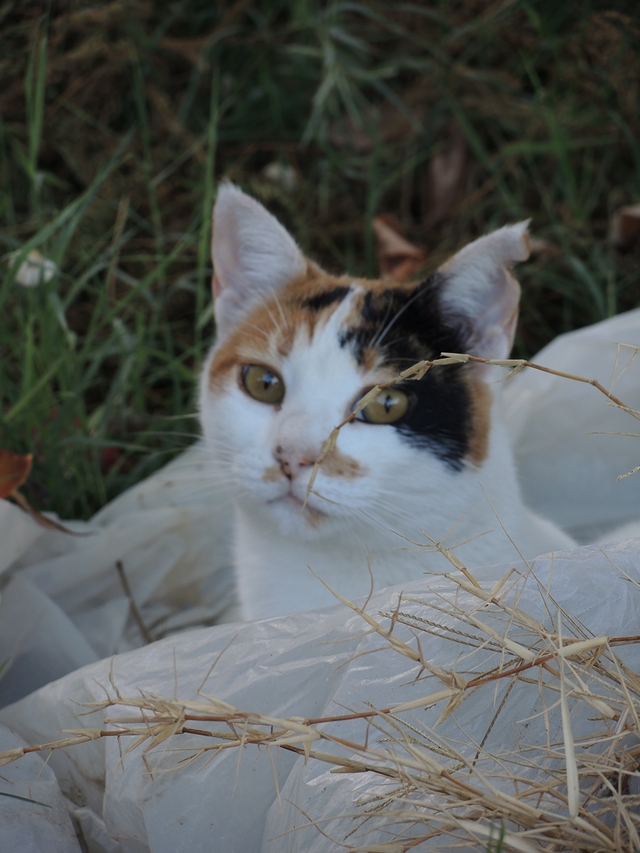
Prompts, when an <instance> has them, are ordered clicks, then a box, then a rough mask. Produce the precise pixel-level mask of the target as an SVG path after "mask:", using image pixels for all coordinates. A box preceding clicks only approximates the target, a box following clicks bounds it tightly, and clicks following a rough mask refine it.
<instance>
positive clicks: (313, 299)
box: [302, 286, 351, 311]
mask: <svg viewBox="0 0 640 853" xmlns="http://www.w3.org/2000/svg"><path fill="white" fill-rule="evenodd" d="M350 292H351V288H350V287H343V286H339V287H334V288H332V289H331V290H325V291H323V292H322V293H318V294H317V295H316V296H310V297H309V298H308V299H305V300H304V301H303V303H302V304H303V306H304V307H305V308H310V309H311V310H312V311H321V310H322V309H323V308H328V307H329V305H333V303H334V302H342V300H343V299H344V298H345V296H347V295H348V294H349V293H350Z"/></svg>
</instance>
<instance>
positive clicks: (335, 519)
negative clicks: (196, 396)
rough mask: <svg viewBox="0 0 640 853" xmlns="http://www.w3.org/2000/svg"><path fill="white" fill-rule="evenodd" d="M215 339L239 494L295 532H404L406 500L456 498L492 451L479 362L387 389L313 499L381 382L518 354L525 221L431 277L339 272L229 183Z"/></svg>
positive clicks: (214, 401) (220, 231) (227, 467)
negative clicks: (427, 365) (457, 358)
mask: <svg viewBox="0 0 640 853" xmlns="http://www.w3.org/2000/svg"><path fill="white" fill-rule="evenodd" d="M212 252H213V264H214V271H215V275H214V284H213V288H214V299H215V316H216V324H217V335H218V339H217V343H216V345H215V346H214V348H213V350H212V352H211V354H210V356H209V358H208V360H207V362H206V364H205V368H204V371H203V376H202V383H201V399H200V408H201V418H202V425H203V430H204V433H205V436H206V438H207V441H208V443H209V445H210V446H211V448H212V450H213V452H214V454H215V456H216V458H217V460H218V463H219V468H220V470H221V471H224V472H225V473H224V474H222V475H221V476H223V477H224V478H226V479H227V481H228V483H229V484H230V485H231V487H232V492H233V494H234V497H235V499H236V500H238V501H240V502H241V503H244V504H246V505H247V506H250V507H252V508H253V510H254V511H255V512H257V513H259V514H260V515H261V516H263V517H264V516H266V517H268V518H271V519H272V520H273V521H274V523H275V524H277V525H278V526H279V528H280V529H281V531H282V532H283V533H285V534H287V533H288V534H294V535H302V536H304V537H305V538H315V537H317V536H322V535H328V534H330V533H333V532H335V531H336V530H338V529H339V528H341V527H342V528H344V527H345V526H347V527H348V526H352V525H353V524H354V523H356V522H362V523H367V522H368V523H370V524H377V525H385V526H386V527H387V528H388V527H393V526H394V524H395V523H396V522H397V520H398V516H399V513H401V512H403V511H404V510H403V506H402V504H403V501H404V500H405V499H406V500H411V501H414V502H415V501H416V500H418V501H420V500H424V499H425V495H427V494H431V495H433V500H434V501H435V502H438V500H440V501H442V500H444V495H445V494H446V493H447V491H450V490H451V489H454V488H455V484H456V480H457V479H459V478H460V475H463V474H464V472H470V471H471V472H477V471H478V469H481V468H482V466H483V464H484V462H485V459H486V456H487V452H488V438H489V430H490V425H491V411H490V410H491V392H490V390H489V388H488V385H487V384H486V382H485V380H484V378H483V373H482V369H481V368H478V366H477V365H476V366H471V365H459V366H453V367H451V366H448V367H439V368H433V369H431V370H430V371H429V372H427V373H426V374H425V375H424V377H423V378H422V379H421V380H419V381H407V382H404V383H400V384H398V385H396V386H393V387H391V388H389V389H388V390H386V391H383V392H382V393H381V394H380V395H379V396H378V398H377V399H376V400H374V401H373V402H372V403H370V404H369V405H368V406H367V407H366V408H365V409H364V410H363V411H362V412H361V413H360V414H359V415H358V417H357V419H356V420H354V421H352V422H350V423H348V424H346V425H345V426H344V427H343V428H342V429H341V431H340V433H339V436H338V439H337V443H336V445H335V447H334V448H333V449H332V450H330V451H329V452H328V453H327V454H326V456H325V457H324V459H323V461H322V463H321V465H320V467H319V470H318V474H317V478H316V480H315V483H314V487H313V492H312V493H311V495H310V496H309V499H308V504H307V506H306V508H305V509H304V511H302V506H303V501H304V499H305V495H306V492H307V486H308V483H309V478H310V475H311V471H312V469H313V465H314V463H315V461H316V460H317V459H318V456H319V454H320V452H321V450H322V448H323V445H324V443H325V441H326V439H327V438H328V436H329V434H330V433H331V430H332V429H333V428H334V427H335V426H336V425H337V424H339V423H341V422H342V421H343V420H344V419H345V418H346V417H347V416H348V415H349V413H350V412H351V411H353V408H354V406H355V405H356V403H357V402H358V401H359V400H360V399H361V397H362V396H363V395H364V394H365V393H366V392H367V391H368V390H370V389H371V388H372V387H373V386H375V385H377V384H379V383H382V382H388V381H389V380H392V379H393V378H394V377H396V376H397V374H398V373H399V372H400V371H402V370H404V369H406V368H408V367H410V366H411V365H413V364H414V363H415V362H417V361H420V360H422V359H432V358H437V357H439V355H440V353H441V352H443V351H444V352H468V353H471V354H474V355H478V356H482V357H486V358H505V357H507V356H508V354H509V352H510V349H511V345H512V340H513V334H514V328H515V322H516V318H517V311H518V301H519V296H520V288H519V285H518V283H517V281H516V280H515V278H514V277H513V275H512V274H511V264H512V263H513V262H514V261H520V260H524V259H526V257H527V256H528V247H527V239H526V223H521V224H519V225H513V226H510V227H506V228H502V229H500V230H498V231H495V232H493V233H492V234H490V235H488V236H487V237H482V238H480V239H479V240H476V241H475V242H473V243H471V244H469V245H468V246H466V247H465V248H464V249H462V251H460V252H458V253H457V254H456V255H454V256H453V257H452V258H451V259H450V260H449V261H448V262H447V263H446V264H445V265H444V266H442V267H441V268H440V269H439V270H438V271H437V272H435V273H434V274H433V275H432V276H430V277H429V278H427V279H426V280H425V281H420V282H413V283H406V282H405V283H401V284H390V283H389V282H382V281H368V280H363V279H356V278H353V277H351V276H340V277H335V276H332V275H329V274H327V273H325V272H324V271H323V270H321V269H320V268H319V267H318V266H317V265H316V264H315V263H313V262H312V261H310V260H308V259H307V258H305V257H304V255H303V254H302V253H301V252H300V250H299V249H298V247H297V245H296V243H295V241H294V240H293V238H292V237H291V236H290V235H289V234H288V232H287V231H286V230H285V229H284V228H283V227H282V226H281V225H280V224H279V223H278V221H277V220H276V219H275V218H274V217H273V216H271V214H270V213H268V212H267V211H266V210H265V208H264V207H262V205H260V204H259V203H258V202H257V201H255V200H254V199H252V198H250V197H249V196H247V195H245V194H244V193H242V192H241V191H240V190H239V189H237V188H236V187H234V186H233V185H231V184H228V183H227V184H223V185H222V187H221V188H220V191H219V193H218V198H217V201H216V205H215V208H214V231H213V246H212Z"/></svg>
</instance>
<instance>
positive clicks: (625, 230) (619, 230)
mask: <svg viewBox="0 0 640 853" xmlns="http://www.w3.org/2000/svg"><path fill="white" fill-rule="evenodd" d="M639 237H640V204H628V205H626V206H625V207H619V208H618V210H616V212H615V213H614V214H613V216H612V218H611V226H610V230H609V241H610V242H611V243H612V244H613V245H614V246H615V247H616V248H617V249H630V248H631V246H633V244H634V243H635V242H636V240H637V239H638V238H639Z"/></svg>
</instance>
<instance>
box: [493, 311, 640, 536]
mask: <svg viewBox="0 0 640 853" xmlns="http://www.w3.org/2000/svg"><path fill="white" fill-rule="evenodd" d="M619 344H623V345H625V344H626V346H618V345H619ZM639 348H640V309H636V310H635V311H628V312H627V313H626V314H619V315H618V316H617V317H612V318H611V319H610V320H605V321H604V322H602V323H597V324H596V325H594V326H589V327H587V328H586V329H579V330H578V331H576V332H570V333H568V334H566V335H560V337H558V338H556V339H555V340H554V341H552V342H551V343H550V344H549V345H548V346H546V347H545V348H544V349H542V350H541V351H540V352H539V353H538V354H537V355H536V356H534V357H533V358H532V361H534V362H535V363H536V364H541V365H544V366H545V367H551V368H553V369H554V370H560V371H563V372H565V373H572V374H575V375H578V376H583V377H586V378H587V379H596V380H598V381H599V382H600V383H601V384H602V385H603V386H604V387H605V388H606V389H607V390H611V392H612V393H613V394H614V395H615V396H616V397H618V399H620V400H621V401H622V402H623V403H625V405H627V406H629V407H630V408H631V409H635V410H636V411H639V410H640V356H639V355H638V349H639ZM504 403H505V412H506V417H507V424H508V426H509V428H510V432H511V438H512V444H513V448H514V451H515V456H516V463H517V466H518V473H519V479H520V485H521V487H522V492H523V495H524V498H525V502H526V503H527V504H528V505H529V506H530V507H532V509H534V510H536V511H537V512H539V513H540V514H541V515H544V516H546V517H547V518H552V519H553V520H554V521H555V522H556V524H559V525H560V527H562V528H564V529H565V530H566V531H567V532H568V533H571V534H572V535H573V536H574V537H575V538H576V539H577V540H578V541H579V542H593V540H594V538H595V537H596V536H598V535H602V534H604V533H605V532H606V531H610V530H611V529H612V528H614V527H616V526H618V525H621V524H623V523H624V522H627V521H633V520H637V519H638V516H639V515H640V472H638V473H637V474H634V475H632V476H630V477H626V478H625V479H623V480H618V479H617V478H618V476H619V475H621V474H625V473H627V472H628V471H631V470H633V469H634V468H635V467H636V466H637V465H640V444H639V439H638V435H637V434H638V433H640V423H638V421H637V420H636V419H634V418H633V417H632V416H631V415H629V413H628V412H625V411H623V410H621V409H618V408H615V407H614V406H613V405H611V404H610V403H609V402H608V401H607V399H606V398H605V397H604V396H603V395H602V394H601V393H600V392H599V391H598V390H597V389H596V388H593V387H591V386H589V385H585V384H582V383H579V382H573V381H571V380H569V379H565V378H563V377H560V376H553V375H552V374H549V373H543V372H542V371H539V370H532V369H526V370H523V371H521V372H520V373H518V374H517V375H516V376H514V377H513V378H512V379H509V380H508V381H507V382H506V383H505V388H504ZM616 433H618V434H617V435H616ZM625 433H627V434H626V435H625Z"/></svg>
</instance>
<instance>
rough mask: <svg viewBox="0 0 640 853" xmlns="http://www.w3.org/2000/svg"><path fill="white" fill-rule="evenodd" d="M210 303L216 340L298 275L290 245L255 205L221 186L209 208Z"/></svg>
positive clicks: (297, 257) (299, 257)
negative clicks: (211, 223) (212, 308)
mask: <svg viewBox="0 0 640 853" xmlns="http://www.w3.org/2000/svg"><path fill="white" fill-rule="evenodd" d="M211 257H212V260H213V270H214V276H213V298H214V301H215V317H216V326H217V330H218V338H220V337H221V336H225V335H226V334H227V333H228V332H229V331H230V330H231V329H232V328H233V327H234V326H235V325H236V323H237V322H238V321H239V320H240V319H241V317H242V316H243V315H244V314H245V313H246V312H247V311H248V309H249V308H251V307H252V306H253V305H254V303H255V302H256V301H259V300H260V299H263V298H264V297H265V296H268V295H270V294H271V293H273V292H275V291H276V290H278V289H279V288H280V287H282V286H283V285H285V284H287V283H288V282H289V281H291V280H292V279H294V278H296V277H297V276H299V275H301V274H302V273H304V271H305V270H306V261H305V259H304V256H303V254H302V252H301V251H300V249H299V248H298V247H297V245H296V242H295V240H294V239H293V237H292V236H291V235H290V234H289V232H288V231H287V230H286V229H285V228H283V227H282V225H280V223H279V222H278V220H277V219H275V217H273V216H272V215H271V214H270V213H269V211H267V210H266V209H265V208H264V207H263V206H262V205H261V204H260V203H259V202H257V201H256V200H255V199H253V198H251V197H250V196H248V195H245V194H244V193H243V192H242V190H239V189H238V187H236V186H234V185H233V184H231V183H228V182H225V183H223V184H222V185H221V186H220V189H219V190H218V197H217V199H216V203H215V205H214V208H213V237H212V241H211Z"/></svg>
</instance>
